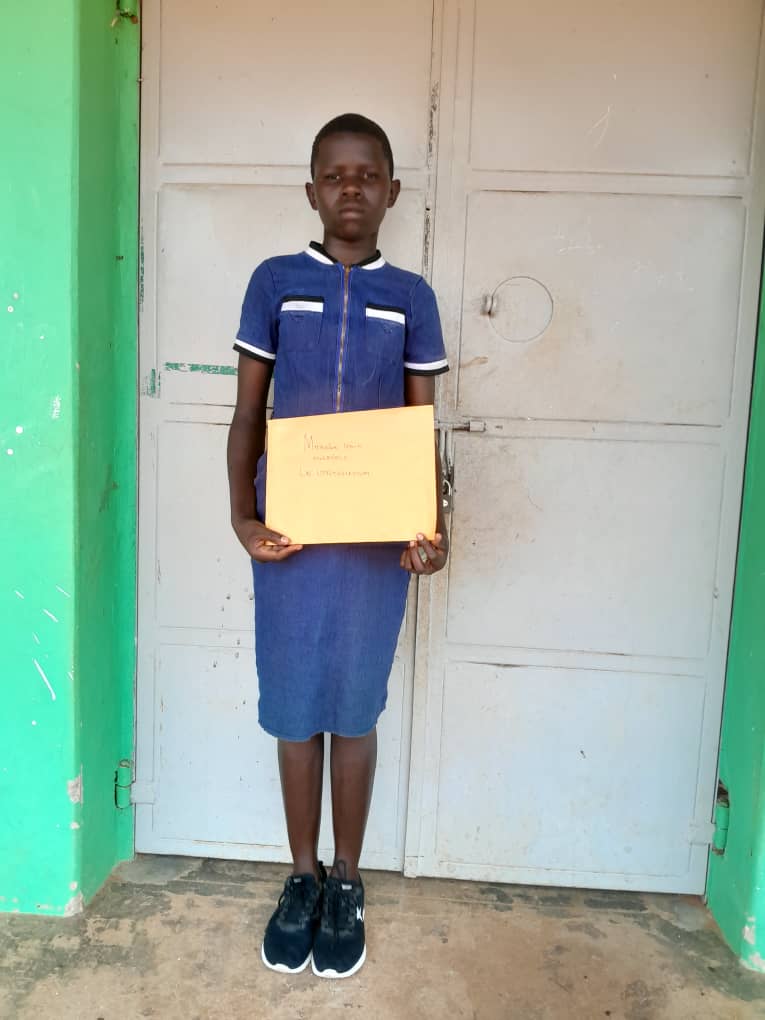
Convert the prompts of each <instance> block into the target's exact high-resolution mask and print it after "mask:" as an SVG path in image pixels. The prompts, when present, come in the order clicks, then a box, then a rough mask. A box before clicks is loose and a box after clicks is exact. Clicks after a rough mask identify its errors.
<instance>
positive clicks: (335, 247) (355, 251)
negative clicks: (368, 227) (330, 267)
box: [322, 233, 377, 266]
mask: <svg viewBox="0 0 765 1020" xmlns="http://www.w3.org/2000/svg"><path fill="white" fill-rule="evenodd" d="M322 244H323V245H324V249H325V251H327V252H328V253H329V254H330V255H331V256H332V258H333V259H337V261H338V262H341V263H342V264H343V265H344V266H355V265H356V264H357V263H358V262H363V261H364V259H368V258H370V257H371V256H372V255H374V253H375V252H376V251H377V234H375V235H374V236H372V237H361V238H359V240H358V241H345V240H343V239H342V238H340V237H333V236H331V235H327V234H326V233H325V234H324V240H323V241H322Z"/></svg>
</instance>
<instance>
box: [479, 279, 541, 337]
mask: <svg viewBox="0 0 765 1020" xmlns="http://www.w3.org/2000/svg"><path fill="white" fill-rule="evenodd" d="M485 312H486V314H488V316H489V321H490V322H491V325H492V328H493V329H494V332H495V333H497V334H498V335H499V336H501V337H502V339H503V340H509V341H510V343H513V344H527V343H529V341H530V340H536V339H538V338H539V337H540V336H541V335H542V334H543V333H544V331H545V330H546V329H547V327H548V326H549V325H550V323H551V322H552V317H553V299H552V294H551V293H550V291H549V290H548V289H547V287H545V285H544V284H543V283H540V282H539V280H535V279H534V278H533V277H531V276H511V277H510V279H509V280H504V281H503V282H502V283H500V285H499V286H498V287H497V288H496V290H495V291H494V293H493V294H492V295H491V297H489V298H488V299H487V301H486V307H485Z"/></svg>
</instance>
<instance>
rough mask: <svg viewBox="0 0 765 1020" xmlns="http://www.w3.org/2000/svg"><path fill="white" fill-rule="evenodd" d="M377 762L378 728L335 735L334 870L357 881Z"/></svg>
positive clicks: (332, 762)
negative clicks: (354, 733) (365, 731)
mask: <svg viewBox="0 0 765 1020" xmlns="http://www.w3.org/2000/svg"><path fill="white" fill-rule="evenodd" d="M376 765H377V730H376V729H373V730H370V732H369V733H367V734H366V735H365V736H363V737H339V736H338V735H337V734H336V733H333V734H332V749H331V753H330V769H331V775H332V827H333V830H334V834H335V864H334V873H335V875H336V876H337V877H338V878H347V879H350V880H351V881H356V880H358V877H359V857H360V856H361V845H362V843H363V842H364V829H365V828H366V824H367V815H368V814H369V805H370V803H371V801H372V785H373V783H374V777H375V766H376ZM343 865H344V866H343Z"/></svg>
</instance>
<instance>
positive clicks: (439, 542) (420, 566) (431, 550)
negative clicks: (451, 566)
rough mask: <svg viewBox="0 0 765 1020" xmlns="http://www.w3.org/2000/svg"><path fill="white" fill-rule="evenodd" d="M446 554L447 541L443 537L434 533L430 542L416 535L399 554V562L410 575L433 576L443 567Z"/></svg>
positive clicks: (447, 551) (447, 550)
mask: <svg viewBox="0 0 765 1020" xmlns="http://www.w3.org/2000/svg"><path fill="white" fill-rule="evenodd" d="M448 554H449V541H448V539H447V538H446V536H445V535H441V534H439V533H436V537H435V538H434V539H433V541H432V542H429V541H428V539H427V538H425V536H424V535H418V536H417V540H416V541H414V542H410V543H409V545H408V546H407V547H406V549H404V551H403V552H402V553H401V561H400V562H401V566H402V567H403V568H404V570H408V571H409V572H410V573H412V574H435V572H436V571H437V570H441V568H442V567H444V566H445V564H446V557H447V556H448Z"/></svg>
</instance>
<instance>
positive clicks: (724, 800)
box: [712, 783, 730, 857]
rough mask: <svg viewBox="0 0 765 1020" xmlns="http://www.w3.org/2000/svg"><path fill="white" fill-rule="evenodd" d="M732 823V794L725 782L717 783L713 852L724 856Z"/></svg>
mask: <svg viewBox="0 0 765 1020" xmlns="http://www.w3.org/2000/svg"><path fill="white" fill-rule="evenodd" d="M729 824H730V795H729V793H728V788H727V786H726V785H725V784H724V783H718V784H717V800H716V801H715V824H714V834H713V836H712V853H713V854H716V855H717V856H718V857H722V856H723V854H724V853H725V848H726V846H727V845H728V826H729Z"/></svg>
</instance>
